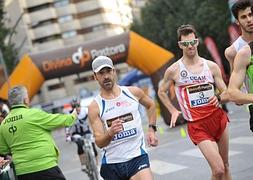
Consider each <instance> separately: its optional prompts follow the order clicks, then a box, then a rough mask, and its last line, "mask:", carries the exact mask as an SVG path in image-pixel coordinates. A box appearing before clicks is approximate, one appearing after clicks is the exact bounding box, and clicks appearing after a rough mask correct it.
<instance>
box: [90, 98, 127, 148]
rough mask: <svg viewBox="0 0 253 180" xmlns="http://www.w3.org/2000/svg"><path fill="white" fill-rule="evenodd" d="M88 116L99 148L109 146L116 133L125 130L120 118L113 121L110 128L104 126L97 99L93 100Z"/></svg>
mask: <svg viewBox="0 0 253 180" xmlns="http://www.w3.org/2000/svg"><path fill="white" fill-rule="evenodd" d="M88 117H89V121H90V125H91V128H92V130H93V134H94V136H95V141H96V144H97V146H98V147H99V148H103V147H105V146H107V145H108V144H109V143H110V142H111V140H112V138H113V137H114V135H115V134H117V133H118V132H120V131H123V126H122V121H121V120H120V119H117V120H115V121H113V122H112V125H111V127H110V128H109V129H108V130H106V129H105V128H104V125H103V123H102V120H101V119H100V116H99V107H98V105H97V103H96V102H95V101H93V102H92V103H91V104H90V105H89V107H88Z"/></svg>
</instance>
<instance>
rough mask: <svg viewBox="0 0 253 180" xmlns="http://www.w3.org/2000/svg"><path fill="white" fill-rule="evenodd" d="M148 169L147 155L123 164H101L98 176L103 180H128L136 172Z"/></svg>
mask: <svg viewBox="0 0 253 180" xmlns="http://www.w3.org/2000/svg"><path fill="white" fill-rule="evenodd" d="M149 167H150V164H149V158H148V155H147V154H143V155H141V156H138V157H136V158H133V159H131V160H130V161H127V162H123V163H113V164H102V166H101V169H100V174H101V176H102V177H103V178H104V179H105V180H128V179H130V178H131V177H132V176H134V175H135V174H136V173H137V172H139V171H141V170H142V169H145V168H149Z"/></svg>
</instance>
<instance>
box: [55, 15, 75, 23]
mask: <svg viewBox="0 0 253 180" xmlns="http://www.w3.org/2000/svg"><path fill="white" fill-rule="evenodd" d="M72 19H73V16H72V15H66V16H61V17H59V18H58V22H59V23H64V22H68V21H71V20H72Z"/></svg>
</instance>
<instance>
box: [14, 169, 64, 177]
mask: <svg viewBox="0 0 253 180" xmlns="http://www.w3.org/2000/svg"><path fill="white" fill-rule="evenodd" d="M18 180H66V178H65V177H64V175H63V174H62V171H61V169H60V168H59V167H58V166H55V167H52V168H49V169H46V170H43V171H38V172H34V173H29V174H23V175H19V176H18Z"/></svg>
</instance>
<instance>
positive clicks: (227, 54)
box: [224, 45, 236, 74]
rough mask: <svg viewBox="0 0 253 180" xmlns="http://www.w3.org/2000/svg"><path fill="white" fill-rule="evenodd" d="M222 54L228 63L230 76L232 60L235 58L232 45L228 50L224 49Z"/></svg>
mask: <svg viewBox="0 0 253 180" xmlns="http://www.w3.org/2000/svg"><path fill="white" fill-rule="evenodd" d="M224 54H225V57H226V59H227V60H228V62H229V65H230V74H231V73H232V70H233V64H234V59H235V56H236V50H235V47H234V46H233V45H231V46H229V47H228V48H226V50H225V52H224Z"/></svg>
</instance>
